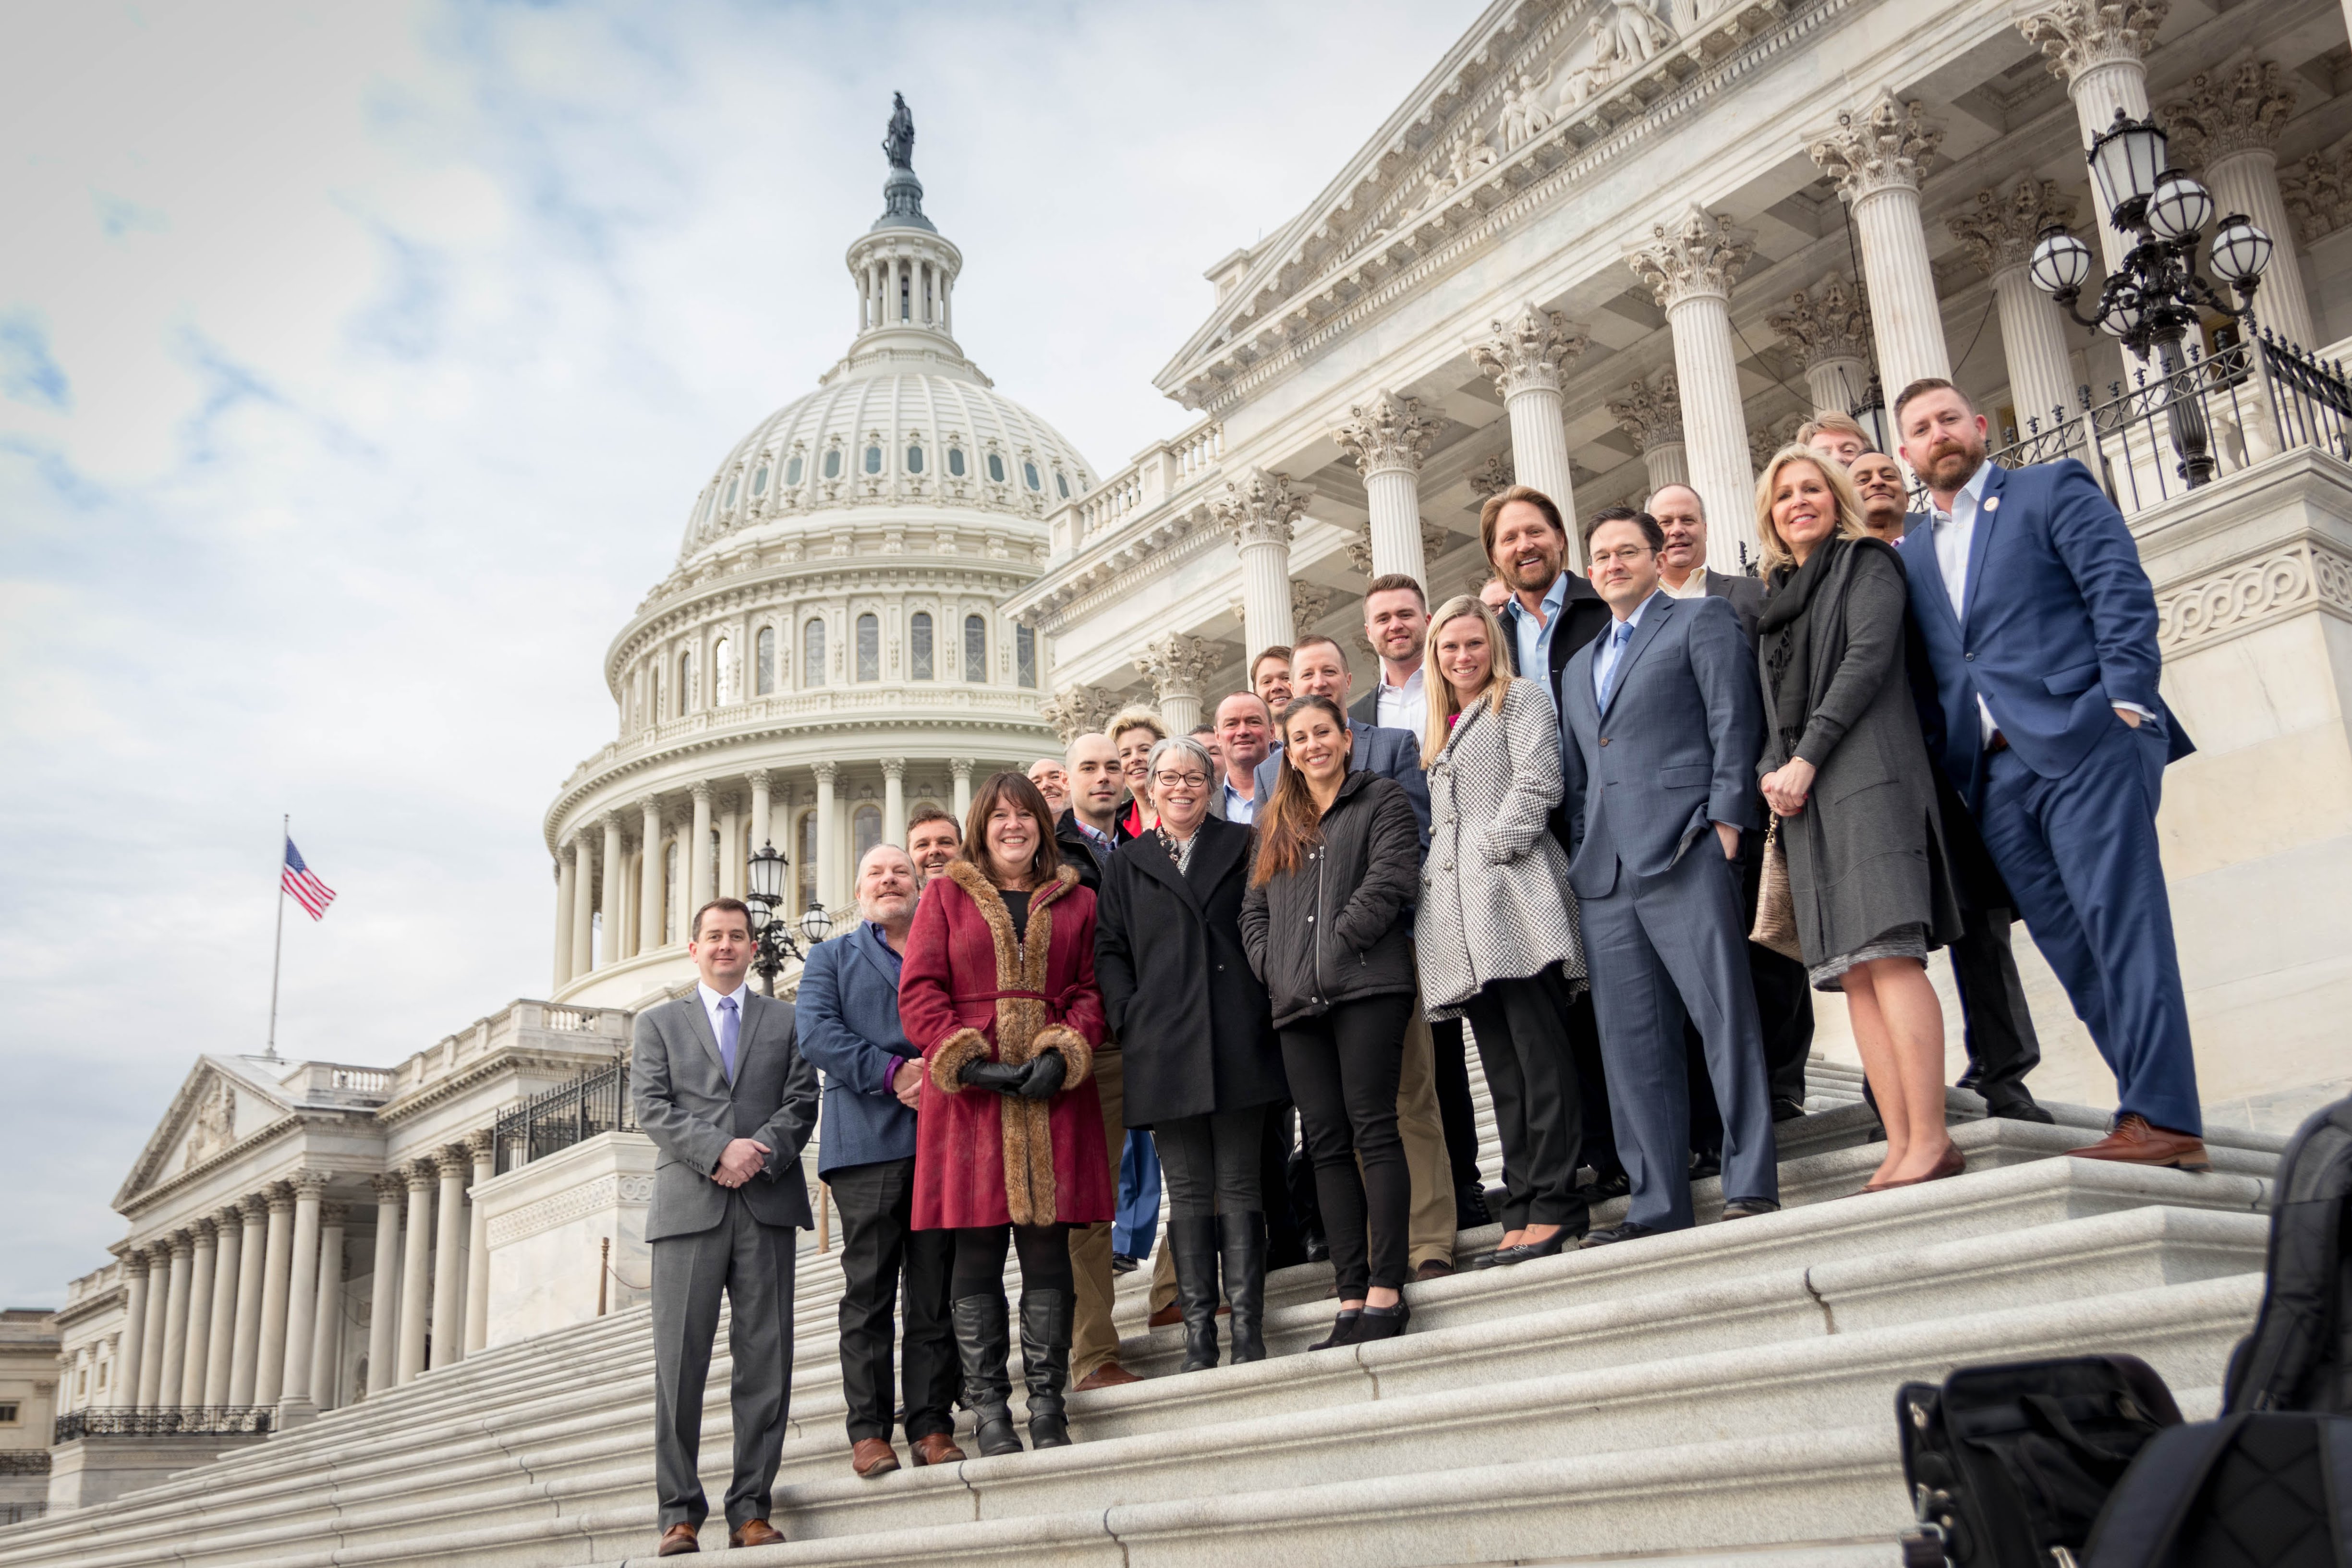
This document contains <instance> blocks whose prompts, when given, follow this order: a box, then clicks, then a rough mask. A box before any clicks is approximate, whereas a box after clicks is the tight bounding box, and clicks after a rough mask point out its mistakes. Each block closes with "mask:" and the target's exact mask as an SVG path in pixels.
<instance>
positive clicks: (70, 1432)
mask: <svg viewBox="0 0 2352 1568" xmlns="http://www.w3.org/2000/svg"><path fill="white" fill-rule="evenodd" d="M269 1414H270V1407H269V1406H268V1405H121V1406H117V1407H114V1408H111V1409H96V1410H72V1411H68V1412H67V1413H66V1414H65V1415H60V1416H58V1424H57V1428H56V1433H55V1436H53V1438H52V1441H54V1442H58V1443H71V1442H74V1441H76V1440H77V1439H79V1438H82V1437H214V1436H242V1435H247V1434H250V1435H251V1436H257V1437H266V1436H268V1435H269Z"/></svg>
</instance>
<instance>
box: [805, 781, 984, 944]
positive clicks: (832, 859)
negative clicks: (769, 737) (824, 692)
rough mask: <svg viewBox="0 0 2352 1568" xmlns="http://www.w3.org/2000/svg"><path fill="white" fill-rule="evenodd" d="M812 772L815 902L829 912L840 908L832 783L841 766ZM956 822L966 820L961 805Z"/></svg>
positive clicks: (839, 859)
mask: <svg viewBox="0 0 2352 1568" xmlns="http://www.w3.org/2000/svg"><path fill="white" fill-rule="evenodd" d="M811 771H812V772H814V773H815V774H816V901H817V902H818V903H820V904H823V905H824V907H825V908H826V909H828V910H833V909H838V908H840V907H841V889H838V888H836V887H835V886H834V883H835V881H836V880H837V879H839V876H840V871H841V866H840V861H841V850H840V847H838V846H837V845H835V842H834V834H833V815H834V814H833V782H834V780H835V778H836V777H837V776H839V774H840V772H841V765H840V764H839V763H830V762H825V763H813V764H811ZM967 776H969V775H968V774H967ZM956 821H957V822H958V823H959V824H960V823H961V822H962V821H963V807H962V806H961V805H958V806H957V807H956Z"/></svg>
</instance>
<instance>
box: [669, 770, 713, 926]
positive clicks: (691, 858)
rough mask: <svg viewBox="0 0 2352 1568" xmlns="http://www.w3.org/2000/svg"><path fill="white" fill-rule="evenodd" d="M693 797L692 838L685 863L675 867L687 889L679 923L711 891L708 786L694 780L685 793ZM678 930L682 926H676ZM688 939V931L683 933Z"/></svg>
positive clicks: (711, 894) (707, 897) (687, 916)
mask: <svg viewBox="0 0 2352 1568" xmlns="http://www.w3.org/2000/svg"><path fill="white" fill-rule="evenodd" d="M688 793H689V794H690V795H693V797H694V837H693V838H692V839H691V840H690V841H689V842H688V845H687V847H686V856H685V858H686V862H687V863H686V864H685V865H684V866H682V867H680V868H679V870H680V871H681V872H683V873H684V875H683V876H682V877H681V878H680V880H681V881H683V882H685V884H686V885H687V888H688V889H689V890H688V893H687V896H686V909H685V910H684V912H683V913H682V914H681V915H680V917H679V918H680V919H681V920H689V921H690V920H692V919H693V918H694V911H695V910H698V909H700V908H701V907H702V906H703V905H705V904H707V903H709V901H710V900H711V898H712V897H713V896H714V892H715V889H712V887H711V886H710V786H709V784H706V783H702V782H699V781H698V782H697V783H696V784H694V785H693V786H692V788H691V789H690V790H689V791H688ZM678 929H679V930H680V931H685V927H683V926H680V927H679V928H678ZM686 934H687V935H688V936H689V937H690V936H692V935H693V934H694V933H693V932H692V931H686Z"/></svg>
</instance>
